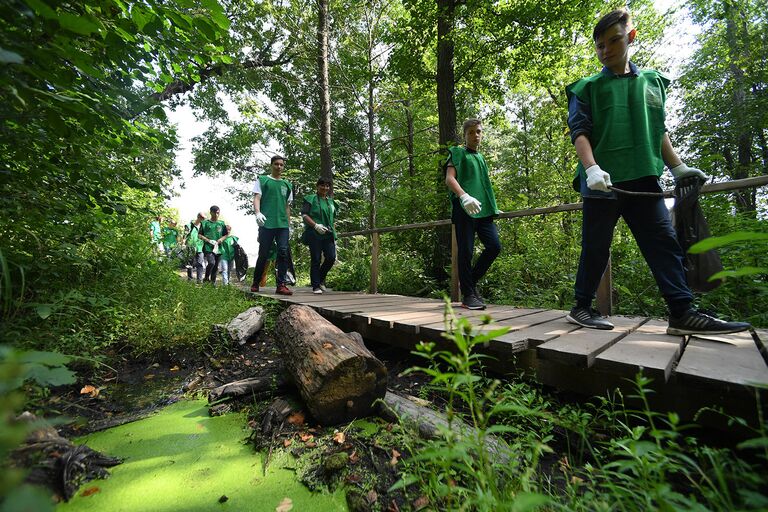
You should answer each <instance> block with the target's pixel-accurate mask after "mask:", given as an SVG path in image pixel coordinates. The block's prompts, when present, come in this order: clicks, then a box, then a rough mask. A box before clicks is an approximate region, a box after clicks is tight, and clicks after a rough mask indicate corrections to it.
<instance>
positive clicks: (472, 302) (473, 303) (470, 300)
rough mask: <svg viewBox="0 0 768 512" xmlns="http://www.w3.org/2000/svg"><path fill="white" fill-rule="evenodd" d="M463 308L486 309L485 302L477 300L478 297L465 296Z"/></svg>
mask: <svg viewBox="0 0 768 512" xmlns="http://www.w3.org/2000/svg"><path fill="white" fill-rule="evenodd" d="M461 307H463V308H467V309H485V302H483V301H481V300H480V299H478V298H477V296H476V295H465V296H464V300H462V301H461Z"/></svg>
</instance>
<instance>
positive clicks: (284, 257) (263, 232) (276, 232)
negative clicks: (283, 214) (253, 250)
mask: <svg viewBox="0 0 768 512" xmlns="http://www.w3.org/2000/svg"><path fill="white" fill-rule="evenodd" d="M275 241H277V262H276V264H277V286H280V285H281V284H285V272H286V270H287V269H288V228H265V227H263V226H262V227H260V228H259V257H258V258H257V259H256V268H255V269H254V271H253V285H254V286H259V281H260V280H261V276H262V274H264V267H265V266H266V265H267V261H269V251H270V250H271V249H272V244H273V243H274V242H275Z"/></svg>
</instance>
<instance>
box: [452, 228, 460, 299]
mask: <svg viewBox="0 0 768 512" xmlns="http://www.w3.org/2000/svg"><path fill="white" fill-rule="evenodd" d="M459 300H461V299H460V298H459V246H458V245H457V244H456V226H454V225H453V224H451V302H458V301H459Z"/></svg>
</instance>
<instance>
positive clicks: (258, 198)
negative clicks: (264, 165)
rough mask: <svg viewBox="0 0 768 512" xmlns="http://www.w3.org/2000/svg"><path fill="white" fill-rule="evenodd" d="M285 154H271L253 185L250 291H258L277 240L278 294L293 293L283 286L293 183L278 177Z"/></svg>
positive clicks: (286, 266)
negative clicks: (255, 231)
mask: <svg viewBox="0 0 768 512" xmlns="http://www.w3.org/2000/svg"><path fill="white" fill-rule="evenodd" d="M284 167H285V158H283V157H282V156H279V155H275V156H273V157H272V159H271V160H270V174H269V176H267V175H262V176H259V177H258V178H257V179H256V183H254V185H253V209H254V211H255V212H256V224H258V226H259V238H258V240H259V256H258V258H257V259H256V268H255V269H254V273H253V284H252V285H251V291H252V292H258V291H259V280H260V279H261V276H262V275H263V273H264V267H265V266H266V265H267V261H268V260H269V250H270V248H271V247H272V243H273V242H274V241H276V242H277V288H276V289H275V293H277V294H278V295H293V292H292V291H291V290H290V289H289V288H288V286H286V275H285V274H286V270H287V268H288V258H289V256H288V235H289V233H288V227H289V219H290V217H291V201H292V200H293V187H292V186H291V184H290V183H289V182H288V181H286V180H284V179H282V173H283V169H284Z"/></svg>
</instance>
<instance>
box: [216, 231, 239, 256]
mask: <svg viewBox="0 0 768 512" xmlns="http://www.w3.org/2000/svg"><path fill="white" fill-rule="evenodd" d="M236 243H237V237H236V236H228V237H227V238H225V239H224V240H223V241H222V242H221V243H220V244H219V252H220V253H221V259H223V260H227V261H232V260H234V259H235V244H236Z"/></svg>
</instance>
